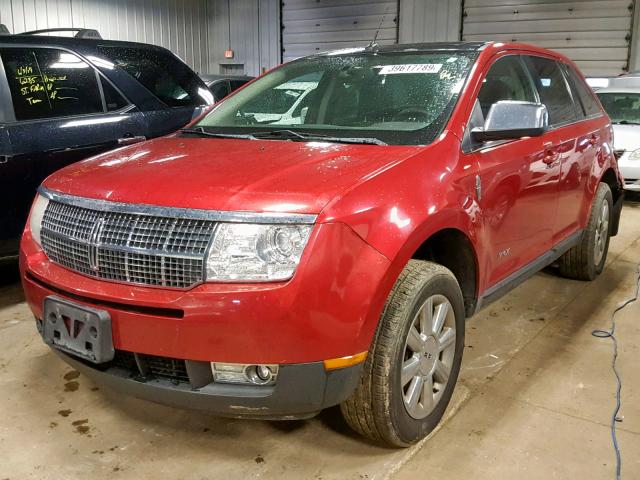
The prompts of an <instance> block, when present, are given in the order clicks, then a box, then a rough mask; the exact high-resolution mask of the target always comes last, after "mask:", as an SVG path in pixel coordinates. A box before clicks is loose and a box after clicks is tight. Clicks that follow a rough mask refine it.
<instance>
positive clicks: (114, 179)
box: [44, 136, 418, 213]
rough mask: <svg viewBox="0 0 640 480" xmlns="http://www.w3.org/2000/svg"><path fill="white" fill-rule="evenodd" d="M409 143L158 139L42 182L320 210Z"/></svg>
mask: <svg viewBox="0 0 640 480" xmlns="http://www.w3.org/2000/svg"><path fill="white" fill-rule="evenodd" d="M417 151H418V147H414V146H377V145H351V144H338V143H327V142H289V141H281V140H264V141H262V140H239V139H217V138H184V137H178V136H172V137H164V138H160V139H156V140H152V141H149V142H144V143H141V144H138V145H134V146H131V147H126V148H120V149H117V150H114V151H111V152H108V153H105V154H101V155H98V156H96V157H93V158H90V159H88V160H84V161H82V162H79V163H76V164H73V165H71V166H68V167H66V168H64V169H62V170H60V171H58V172H57V173H55V174H53V175H52V176H50V177H49V178H47V179H46V180H45V182H44V187H45V188H48V189H51V190H55V191H58V192H62V193H66V194H69V195H76V196H80V197H87V198H96V199H103V200H110V201H114V202H124V203H135V204H147V205H160V206H172V207H182V208H197V209H207V210H223V211H225V210H226V211H255V212H290V213H319V212H320V211H321V210H322V209H323V207H324V206H325V205H326V204H327V203H328V202H329V201H330V200H332V199H333V198H335V197H337V196H339V195H340V194H341V193H342V192H344V191H346V190H348V189H349V188H350V187H352V186H354V185H355V184H357V183H359V182H361V181H363V180H365V179H366V178H369V177H371V176H374V175H377V174H379V173H380V172H382V171H384V170H385V169H387V168H390V167H391V166H393V165H394V164H396V163H398V162H400V161H402V160H403V159H405V158H407V157H409V156H411V155H413V154H415V153H416V152H417Z"/></svg>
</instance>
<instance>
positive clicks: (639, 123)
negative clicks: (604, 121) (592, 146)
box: [612, 120, 640, 125]
mask: <svg viewBox="0 0 640 480" xmlns="http://www.w3.org/2000/svg"><path fill="white" fill-rule="evenodd" d="M612 123H613V124H614V125H640V122H634V121H631V120H620V121H619V122H612Z"/></svg>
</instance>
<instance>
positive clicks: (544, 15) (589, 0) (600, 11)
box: [462, 0, 640, 76]
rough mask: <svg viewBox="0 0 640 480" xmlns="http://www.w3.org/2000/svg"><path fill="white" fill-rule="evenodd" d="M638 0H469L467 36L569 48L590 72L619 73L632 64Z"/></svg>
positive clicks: (562, 49)
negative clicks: (635, 0)
mask: <svg viewBox="0 0 640 480" xmlns="http://www.w3.org/2000/svg"><path fill="white" fill-rule="evenodd" d="M633 3H634V2H633V0H581V1H574V2H562V1H557V0H510V1H508V2H505V1H501V0H466V1H465V2H464V13H463V30H462V38H463V40H498V41H521V42H527V43H533V44H536V45H540V46H542V47H545V48H550V49H553V50H556V51H558V52H561V53H563V54H565V55H566V56H567V57H569V58H571V59H572V60H574V61H575V62H576V63H577V64H578V66H579V67H580V68H581V69H582V71H583V73H584V74H585V75H590V76H598V75H602V76H609V75H618V74H620V73H622V72H623V71H625V70H626V69H627V68H628V60H629V48H630V41H631V28H632V18H633V8H634V7H633ZM639 28H640V26H639Z"/></svg>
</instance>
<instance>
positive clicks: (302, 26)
mask: <svg viewBox="0 0 640 480" xmlns="http://www.w3.org/2000/svg"><path fill="white" fill-rule="evenodd" d="M397 16H398V2H397V0H392V1H390V0H348V1H340V0H283V2H282V26H283V30H282V45H283V58H284V60H285V61H287V60H291V59H294V58H297V57H301V56H303V55H310V54H313V53H318V52H321V51H325V50H333V49H339V48H347V47H357V46H365V45H367V44H368V43H369V42H371V40H373V38H374V36H375V33H376V30H377V29H378V28H380V30H379V33H378V37H377V42H378V43H379V44H381V45H386V44H392V43H396V40H397V36H398V27H397Z"/></svg>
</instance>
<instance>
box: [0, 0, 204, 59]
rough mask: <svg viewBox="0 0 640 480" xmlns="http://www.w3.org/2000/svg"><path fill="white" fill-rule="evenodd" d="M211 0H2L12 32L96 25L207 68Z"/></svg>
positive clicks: (1, 13) (110, 35)
mask: <svg viewBox="0 0 640 480" xmlns="http://www.w3.org/2000/svg"><path fill="white" fill-rule="evenodd" d="M206 12H207V0H0V23H4V24H5V25H6V26H7V27H8V28H9V30H10V31H11V32H12V33H20V32H24V31H27V30H36V29H43V28H55V27H79V28H95V29H97V30H98V31H99V32H100V34H101V35H102V37H103V38H107V39H111V40H131V41H136V42H145V43H153V44H156V45H161V46H163V47H166V48H168V49H170V50H171V51H173V52H174V53H176V54H177V55H179V56H180V58H182V59H183V60H185V61H186V62H187V63H188V64H189V65H190V66H191V67H192V68H193V69H194V70H196V71H200V72H204V71H206V70H207V69H208V61H209V40H208V28H207V14H206Z"/></svg>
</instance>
